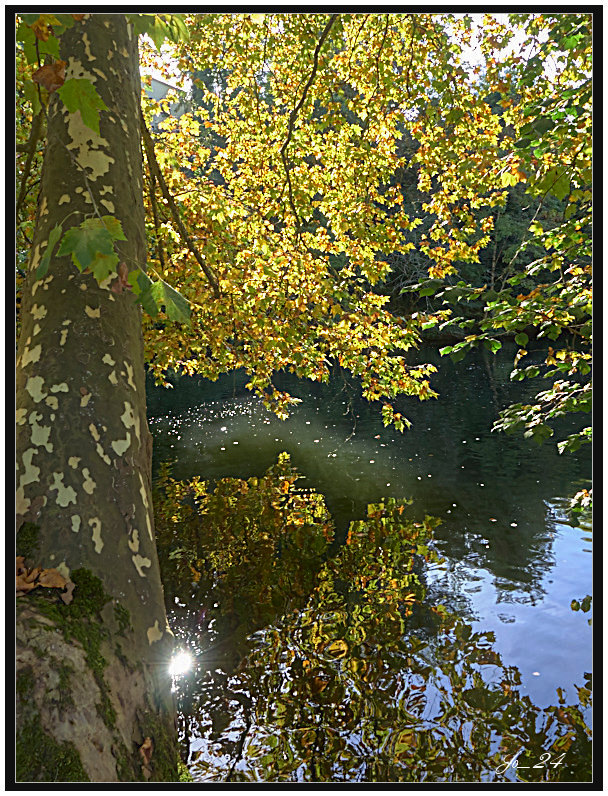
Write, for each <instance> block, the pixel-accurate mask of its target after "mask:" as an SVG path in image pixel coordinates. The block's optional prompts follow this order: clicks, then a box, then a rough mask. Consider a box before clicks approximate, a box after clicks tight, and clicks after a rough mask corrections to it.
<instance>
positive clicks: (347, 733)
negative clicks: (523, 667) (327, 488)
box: [157, 455, 591, 782]
mask: <svg viewBox="0 0 608 796" xmlns="http://www.w3.org/2000/svg"><path fill="white" fill-rule="evenodd" d="M296 480H297V473H296V472H295V471H294V470H293V468H292V467H291V465H290V463H289V459H288V457H287V456H286V455H284V456H282V457H280V459H279V462H278V463H277V464H276V465H275V466H274V467H272V468H271V469H270V470H269V471H268V472H267V473H266V474H265V475H264V477H263V478H260V479H249V480H248V481H242V480H239V479H223V480H222V481H220V482H219V483H218V484H217V486H216V488H215V491H213V492H210V491H208V488H207V486H206V485H205V484H203V483H202V482H200V481H198V480H196V479H195V480H193V481H192V482H181V483H180V482H175V481H173V480H172V479H171V478H170V476H169V475H168V473H167V472H165V473H164V474H163V477H162V478H161V479H160V482H159V488H158V490H157V502H159V506H158V509H160V510H159V511H158V514H157V516H158V517H159V519H160V522H159V534H160V537H161V538H160V540H159V541H160V550H161V557H162V558H164V559H165V560H164V562H163V568H164V570H165V571H164V577H165V578H166V582H173V583H174V584H175V585H176V586H177V585H178V584H181V585H182V588H185V589H186V591H188V593H189V594H190V597H189V600H190V601H188V600H186V601H185V602H183V603H181V610H182V613H181V614H180V613H179V612H176V611H173V621H174V623H175V628H174V629H175V630H176V632H177V633H178V635H180V636H181V638H182V639H183V641H184V643H187V644H189V645H190V646H191V648H192V649H193V651H195V653H196V655H197V661H198V663H197V668H196V670H195V671H194V672H193V673H191V674H190V675H189V676H187V677H184V678H183V679H182V680H180V681H179V683H178V684H177V686H178V696H179V700H180V707H181V711H182V733H183V736H184V740H185V743H186V744H188V745H189V747H190V748H189V763H190V769H191V772H192V774H193V777H194V779H195V780H196V781H234V782H249V781H266V782H282V781H284V782H307V781H310V782H340V781H344V782H365V781H370V782H381V781H386V782H401V781H403V782H444V781H449V782H451V781H467V782H494V781H496V782H501V781H508V780H517V779H519V780H525V781H532V782H535V781H589V780H590V776H591V774H590V770H591V769H590V753H591V741H590V736H591V731H590V729H589V728H588V727H587V724H586V722H585V711H586V708H588V707H589V706H590V703H591V682H590V677H588V678H587V681H586V683H585V687H584V688H579V689H578V694H579V704H578V705H567V704H565V700H564V698H563V694H562V692H561V689H558V698H559V701H558V703H557V704H556V705H552V706H549V707H547V708H544V709H541V708H539V707H537V706H535V705H534V704H533V703H532V702H531V700H530V698H529V697H528V696H526V695H525V694H522V693H521V687H520V686H521V678H520V674H519V671H518V670H517V669H516V668H515V667H511V666H508V665H506V664H505V663H504V662H503V661H502V659H501V657H500V655H499V654H498V653H497V652H496V651H495V650H494V649H493V641H494V637H493V634H491V633H480V632H474V631H473V630H472V628H471V626H470V625H468V624H466V623H465V622H463V621H462V620H461V619H460V618H458V617H457V616H456V615H455V614H453V613H451V612H450V611H448V610H447V609H446V608H445V607H444V606H442V605H435V604H431V603H430V601H429V600H428V598H427V593H426V588H425V572H427V571H428V568H429V567H438V566H441V564H442V562H441V560H439V558H438V556H437V553H436V552H435V551H434V549H433V545H432V539H431V537H432V533H433V529H434V527H435V526H436V524H437V520H433V519H431V518H429V517H425V518H424V519H422V520H415V519H412V518H411V516H409V515H408V512H407V502H406V501H397V500H394V499H387V500H385V501H383V502H381V503H377V504H374V505H370V506H369V507H368V510H367V516H366V517H365V519H364V520H360V521H357V522H352V523H351V525H350V528H349V531H348V535H347V538H346V542H345V544H344V545H343V546H342V547H341V548H340V549H339V550H338V551H337V553H336V554H335V555H334V556H331V557H329V556H327V555H326V554H327V552H328V544H329V541H330V540H331V536H332V525H331V520H330V517H329V515H328V513H327V510H326V509H325V506H324V503H323V499H322V497H321V496H319V495H316V494H315V493H313V492H308V493H303V494H299V493H298V492H297V490H296V487H295V486H294V484H295V483H296ZM178 545H179V546H178ZM171 547H172V548H173V549H170V548H171ZM171 578H173V580H172V581H171ZM191 581H192V582H194V583H196V589H195V590H194V591H191V589H192V584H191ZM172 593H173V594H175V593H179V592H178V591H173V592H172ZM192 600H195V601H196V600H198V603H197V604H196V605H194V603H193V602H192ZM201 602H206V604H208V605H210V606H211V607H210V608H209V613H206V614H205V617H206V618H205V620H204V622H203V623H202V625H204V630H202V627H201V621H200V615H201V611H200V610H199V605H200V604H201ZM178 607H179V606H178ZM203 607H204V606H203ZM170 608H171V606H170ZM197 611H198V614H197ZM235 614H238V622H239V624H238V625H237V626H236V628H235V627H234V624H233V625H232V626H230V623H229V621H228V619H229V618H230V617H232V619H233V622H234V617H235ZM197 615H198V617H199V618H198V619H196V620H195V622H194V625H193V624H192V617H193V616H197ZM210 615H211V616H212V621H211V622H210V623H209V624H208V623H207V620H208V617H209V616H210ZM260 628H262V629H260ZM230 634H232V635H230ZM227 639H228V640H227ZM191 736H192V737H194V741H193V742H192V744H191V745H190V740H191ZM541 755H543V757H541ZM514 759H516V760H517V762H518V764H519V766H518V767H517V768H515V767H514V766H513V765H512V764H510V765H508V767H507V764H508V763H509V762H510V761H512V760H514ZM553 764H554V765H553ZM524 766H530V767H529V768H524ZM534 766H537V767H536V768H534Z"/></svg>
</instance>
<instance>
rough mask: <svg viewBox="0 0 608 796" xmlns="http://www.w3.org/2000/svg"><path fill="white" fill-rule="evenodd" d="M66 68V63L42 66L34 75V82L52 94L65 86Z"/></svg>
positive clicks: (60, 62) (56, 62) (57, 62)
mask: <svg viewBox="0 0 608 796" xmlns="http://www.w3.org/2000/svg"><path fill="white" fill-rule="evenodd" d="M65 67H66V62H65V61H55V63H53V64H47V65H46V66H41V67H40V69H37V70H36V71H35V72H34V74H33V75H32V80H33V81H34V83H38V85H40V86H42V87H43V88H45V89H46V90H47V91H48V92H49V94H50V93H51V92H53V91H57V89H58V88H61V86H63V84H64V82H65Z"/></svg>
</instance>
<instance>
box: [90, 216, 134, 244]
mask: <svg viewBox="0 0 608 796" xmlns="http://www.w3.org/2000/svg"><path fill="white" fill-rule="evenodd" d="M92 220H93V221H96V220H97V219H92ZM101 220H102V221H103V225H104V226H105V228H106V229H107V230H108V232H109V233H110V235H111V236H112V240H126V238H125V233H124V232H123V231H122V225H121V223H120V221H119V220H118V219H117V218H114V216H102V217H101ZM84 223H85V224H88V223H89V222H87V221H85V222H84Z"/></svg>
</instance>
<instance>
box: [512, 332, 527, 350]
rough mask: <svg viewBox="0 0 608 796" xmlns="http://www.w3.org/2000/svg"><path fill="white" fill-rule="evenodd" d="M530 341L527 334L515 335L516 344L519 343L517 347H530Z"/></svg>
mask: <svg viewBox="0 0 608 796" xmlns="http://www.w3.org/2000/svg"><path fill="white" fill-rule="evenodd" d="M528 340H529V338H528V335H527V334H526V333H525V332H520V333H519V334H516V335H515V342H516V343H517V345H520V346H522V347H525V346H526V345H528Z"/></svg>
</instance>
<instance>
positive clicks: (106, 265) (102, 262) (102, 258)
mask: <svg viewBox="0 0 608 796" xmlns="http://www.w3.org/2000/svg"><path fill="white" fill-rule="evenodd" d="M117 265H118V255H117V254H116V253H114V252H112V254H98V255H97V256H96V257H95V258H94V260H93V262H92V263H91V265H90V268H91V271H92V272H93V276H94V277H95V279H96V280H97V281H98V282H103V281H104V279H107V278H108V277H109V276H110V274H111V273H112V271H115V270H116V266H117Z"/></svg>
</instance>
